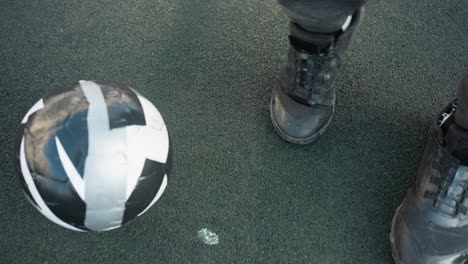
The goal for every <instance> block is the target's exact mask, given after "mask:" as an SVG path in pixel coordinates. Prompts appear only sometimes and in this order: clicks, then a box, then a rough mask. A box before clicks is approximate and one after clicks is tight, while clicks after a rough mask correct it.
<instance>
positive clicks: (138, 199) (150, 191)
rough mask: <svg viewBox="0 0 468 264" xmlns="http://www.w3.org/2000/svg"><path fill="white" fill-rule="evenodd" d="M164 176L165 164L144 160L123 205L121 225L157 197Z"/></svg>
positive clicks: (135, 215)
mask: <svg viewBox="0 0 468 264" xmlns="http://www.w3.org/2000/svg"><path fill="white" fill-rule="evenodd" d="M164 176H165V164H164V163H160V162H157V161H153V160H149V159H146V161H145V165H144V167H143V171H142V173H141V176H140V177H139V179H138V183H137V185H136V187H135V189H134V190H133V192H132V194H131V195H130V198H128V200H127V203H126V204H125V213H124V218H123V221H122V223H126V222H128V221H130V220H131V219H133V218H135V217H137V216H138V214H140V213H141V212H143V210H145V209H146V208H147V207H148V206H149V204H150V203H151V201H153V199H154V197H155V196H156V195H157V193H158V191H159V189H160V188H161V184H162V182H163V179H164Z"/></svg>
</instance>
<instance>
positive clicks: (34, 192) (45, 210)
mask: <svg viewBox="0 0 468 264" xmlns="http://www.w3.org/2000/svg"><path fill="white" fill-rule="evenodd" d="M24 147H25V145H24V140H22V142H21V145H20V166H21V173H22V175H23V177H24V181H25V183H26V186H27V189H28V190H29V192H30V194H31V197H32V199H33V200H34V201H35V202H36V204H37V205H38V209H39V211H40V212H41V213H42V214H43V215H44V216H45V217H47V218H48V219H49V220H51V221H52V222H54V223H56V224H58V225H60V226H62V227H65V228H68V229H71V230H75V231H85V230H82V229H79V228H77V227H75V226H72V225H70V224H68V223H66V222H65V221H63V220H62V219H60V218H58V217H57V216H56V215H55V214H54V213H53V212H52V211H51V210H50V209H49V207H48V206H47V204H46V203H45V201H44V200H43V199H42V196H41V194H40V193H39V191H38V189H37V187H36V184H35V181H34V179H33V176H32V175H31V172H30V169H29V167H28V165H27V162H26V154H25V151H24Z"/></svg>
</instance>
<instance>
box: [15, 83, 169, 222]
mask: <svg viewBox="0 0 468 264" xmlns="http://www.w3.org/2000/svg"><path fill="white" fill-rule="evenodd" d="M171 152H172V150H171V148H170V144H169V136H168V132H167V128H166V125H165V123H164V120H163V118H162V116H161V114H160V113H159V111H158V110H157V109H156V107H155V106H154V105H153V104H152V103H151V102H150V101H148V100H147V99H146V98H144V97H143V96H142V95H141V94H139V93H138V92H136V91H135V90H133V89H131V88H129V87H128V86H126V85H124V84H118V83H112V82H94V81H80V82H79V83H78V84H77V85H75V86H73V87H70V88H68V89H62V90H59V91H56V92H53V93H51V94H49V95H47V96H46V97H44V98H42V99H40V100H39V101H38V102H37V103H36V104H35V105H34V106H33V107H32V108H31V109H30V110H29V111H28V113H27V114H26V116H25V117H24V119H23V120H22V122H21V128H20V132H19V135H18V144H17V147H16V159H15V162H16V168H17V172H18V175H19V179H20V182H21V186H22V187H23V191H24V193H25V194H26V196H27V198H28V200H29V201H30V202H31V203H32V204H33V205H34V207H35V208H36V209H37V210H39V211H40V212H41V213H42V214H43V215H44V216H46V217H47V218H48V219H49V220H51V221H53V222H54V223H56V224H58V225H61V226H63V227H65V228H68V229H72V230H75V231H105V230H111V229H115V228H118V227H120V226H121V225H122V224H124V223H126V222H128V221H130V220H132V219H134V218H136V217H137V216H140V215H142V214H143V213H145V212H146V211H147V210H148V209H149V208H150V207H151V206H152V205H153V204H154V203H155V202H156V201H157V200H158V199H159V198H160V197H161V195H162V193H163V192H164V190H165V188H166V186H167V180H168V173H169V170H170V166H171V162H170V161H171V158H170V156H171Z"/></svg>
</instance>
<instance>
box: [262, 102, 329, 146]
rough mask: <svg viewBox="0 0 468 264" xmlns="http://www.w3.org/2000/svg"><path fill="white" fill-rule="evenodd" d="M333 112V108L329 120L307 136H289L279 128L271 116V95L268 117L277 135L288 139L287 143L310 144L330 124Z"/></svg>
mask: <svg viewBox="0 0 468 264" xmlns="http://www.w3.org/2000/svg"><path fill="white" fill-rule="evenodd" d="M334 114H335V108H333V112H332V116H331V117H330V120H328V122H327V123H326V124H325V125H324V126H323V127H322V128H321V129H320V130H319V131H318V132H317V133H315V134H313V135H312V136H310V137H307V138H294V137H291V136H289V135H287V134H285V133H284V132H283V131H282V130H281V128H280V127H279V126H278V124H277V123H276V121H275V118H274V117H273V97H272V98H271V100H270V119H271V123H272V124H273V128H274V129H275V131H276V133H278V135H279V136H280V137H281V138H282V139H284V140H286V141H288V142H289V143H293V144H298V145H306V144H310V143H312V142H314V141H315V140H317V139H318V138H319V137H320V136H321V135H322V134H323V133H325V131H326V130H327V128H328V127H329V126H330V123H331V121H332V119H333V115H334Z"/></svg>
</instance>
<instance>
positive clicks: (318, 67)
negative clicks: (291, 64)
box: [297, 54, 327, 98]
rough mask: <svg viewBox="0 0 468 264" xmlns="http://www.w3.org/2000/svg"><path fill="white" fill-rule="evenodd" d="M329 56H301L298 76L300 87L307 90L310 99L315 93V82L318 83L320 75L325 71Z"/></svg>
mask: <svg viewBox="0 0 468 264" xmlns="http://www.w3.org/2000/svg"><path fill="white" fill-rule="evenodd" d="M326 56H327V54H320V55H307V56H306V57H305V58H304V57H302V56H301V58H299V61H298V67H297V74H299V76H298V77H299V78H298V80H299V87H301V88H303V89H305V90H306V91H307V93H308V97H309V98H310V97H311V96H312V94H313V93H314V92H315V93H318V92H319V91H314V89H313V88H314V87H315V85H314V82H315V81H317V76H318V74H319V73H320V72H321V71H323V65H324V63H325V60H326Z"/></svg>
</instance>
